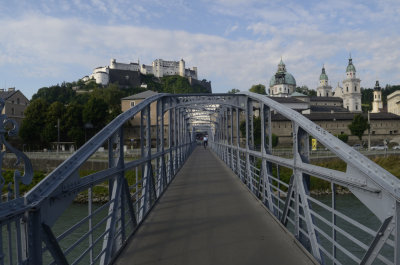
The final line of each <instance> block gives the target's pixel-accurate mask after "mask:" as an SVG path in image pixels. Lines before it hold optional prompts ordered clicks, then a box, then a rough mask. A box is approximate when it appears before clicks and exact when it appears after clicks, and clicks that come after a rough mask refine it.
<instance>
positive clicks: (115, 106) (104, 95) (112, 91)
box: [91, 84, 126, 122]
mask: <svg viewBox="0 0 400 265" xmlns="http://www.w3.org/2000/svg"><path fill="white" fill-rule="evenodd" d="M91 96H93V97H95V98H97V99H102V100H104V102H105V103H106V104H107V106H108V112H109V115H108V117H107V118H108V119H107V121H108V122H109V121H111V120H113V119H114V118H115V117H117V116H118V115H119V114H121V98H123V97H124V96H126V94H125V92H124V91H123V90H121V89H119V88H118V85H116V84H110V85H108V86H107V87H105V88H99V89H95V90H94V91H93V93H92V95H91Z"/></svg>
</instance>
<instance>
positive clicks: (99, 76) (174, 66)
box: [82, 59, 198, 86]
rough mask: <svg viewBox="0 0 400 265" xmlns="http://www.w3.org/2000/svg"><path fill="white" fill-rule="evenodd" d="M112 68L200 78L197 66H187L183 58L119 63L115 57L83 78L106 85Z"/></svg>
mask: <svg viewBox="0 0 400 265" xmlns="http://www.w3.org/2000/svg"><path fill="white" fill-rule="evenodd" d="M110 70H123V71H131V72H140V73H141V74H144V75H148V74H153V75H154V76H156V77H163V76H169V75H179V76H182V77H187V78H192V79H196V80H198V78H197V67H193V68H192V69H189V68H186V67H185V61H184V60H183V59H181V60H180V61H164V60H163V59H157V60H154V61H153V63H152V65H145V64H139V62H138V63H119V62H117V61H116V60H115V59H111V61H110V65H109V66H104V67H97V68H95V69H94V70H93V73H92V74H91V75H90V76H89V77H84V78H82V80H83V81H87V80H89V79H94V80H95V81H96V83H97V84H101V85H103V86H106V85H108V83H109V82H110Z"/></svg>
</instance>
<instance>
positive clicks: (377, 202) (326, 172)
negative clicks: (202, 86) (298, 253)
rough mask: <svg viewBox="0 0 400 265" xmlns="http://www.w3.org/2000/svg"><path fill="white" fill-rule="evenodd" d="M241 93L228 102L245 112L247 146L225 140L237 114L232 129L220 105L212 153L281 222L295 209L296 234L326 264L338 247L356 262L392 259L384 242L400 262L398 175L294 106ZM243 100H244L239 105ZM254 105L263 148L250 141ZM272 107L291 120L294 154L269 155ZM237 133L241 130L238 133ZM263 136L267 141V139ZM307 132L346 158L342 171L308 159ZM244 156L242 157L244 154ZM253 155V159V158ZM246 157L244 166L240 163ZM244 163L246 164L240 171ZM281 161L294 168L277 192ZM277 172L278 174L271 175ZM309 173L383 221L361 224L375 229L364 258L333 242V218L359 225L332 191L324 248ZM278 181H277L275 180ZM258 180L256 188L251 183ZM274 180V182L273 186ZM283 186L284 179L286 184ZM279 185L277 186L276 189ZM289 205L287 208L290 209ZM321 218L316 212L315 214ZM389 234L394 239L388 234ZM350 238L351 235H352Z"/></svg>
mask: <svg viewBox="0 0 400 265" xmlns="http://www.w3.org/2000/svg"><path fill="white" fill-rule="evenodd" d="M240 94H241V95H242V96H243V97H244V98H242V99H241V100H240V102H241V105H236V106H232V107H239V108H240V111H244V113H245V115H244V116H242V117H244V118H242V121H244V122H245V126H246V129H245V134H246V135H245V145H244V147H240V140H239V137H237V142H236V143H233V142H232V141H227V140H228V139H229V135H227V133H226V132H227V130H229V129H230V130H232V129H233V127H234V126H235V125H236V128H237V130H238V128H239V125H240V122H239V111H236V114H237V118H236V121H235V122H236V124H235V125H232V123H231V125H230V126H231V128H228V127H229V126H228V125H227V124H226V122H225V121H226V116H227V115H226V114H225V113H226V112H229V111H230V107H229V105H228V106H221V108H223V109H225V111H222V112H220V117H219V118H217V121H218V122H217V128H216V133H215V136H216V137H215V143H213V144H212V146H213V147H214V149H215V150H216V152H217V153H218V154H219V155H220V156H221V158H222V159H223V160H224V161H226V162H227V164H228V165H229V166H230V167H231V168H232V169H233V170H234V172H235V173H236V174H238V176H239V177H240V178H241V179H242V181H243V182H244V183H245V184H246V185H248V187H249V189H250V190H251V191H252V192H253V193H254V194H255V195H256V196H258V197H260V198H261V199H262V201H263V202H264V203H265V205H266V206H267V207H268V208H269V209H270V210H271V212H272V213H274V214H275V215H276V216H277V217H279V218H280V219H281V220H282V222H283V223H285V224H287V220H288V219H287V217H288V214H289V213H290V212H292V213H293V214H294V217H293V218H294V221H291V222H292V223H291V224H290V225H293V227H294V234H295V235H296V237H297V238H298V239H299V240H300V241H301V242H302V243H303V244H304V245H305V246H306V247H307V248H309V250H310V252H311V253H312V254H313V255H314V257H316V258H317V259H318V260H319V261H320V262H321V263H324V258H323V256H324V257H329V258H331V259H332V260H334V262H335V263H339V261H338V260H337V254H336V253H337V251H338V250H339V249H340V251H341V252H344V253H346V254H347V255H348V256H350V257H351V258H352V259H353V260H354V261H356V262H359V263H361V264H370V263H371V262H373V261H374V260H375V259H376V258H379V259H380V260H381V261H384V262H385V263H387V264H391V262H390V261H389V260H388V259H386V258H385V257H383V256H382V255H380V254H379V251H380V250H381V249H382V247H383V245H384V244H385V243H386V244H389V246H393V248H394V257H393V261H392V262H393V263H394V264H397V263H399V264H400V257H399V254H400V247H398V245H397V244H398V240H399V235H400V229H399V228H398V227H400V225H399V217H398V216H400V214H399V212H398V210H399V209H398V207H397V205H399V198H400V197H399V195H400V182H399V180H397V178H396V177H394V176H393V175H391V174H390V173H389V172H387V171H386V170H384V169H382V168H380V167H379V166H377V165H376V164H375V163H373V162H372V161H370V160H369V159H368V158H366V157H365V156H363V155H362V154H360V153H359V152H357V151H356V150H354V149H353V148H351V147H349V146H347V145H346V144H345V143H343V142H342V141H340V140H338V139H337V138H336V137H334V136H332V135H330V134H329V133H328V132H327V131H325V130H324V129H322V128H321V127H320V126H318V125H316V124H314V123H313V122H311V121H309V120H308V119H306V118H305V117H304V116H303V115H301V114H300V113H298V112H296V111H293V110H292V109H289V108H287V107H285V106H282V105H281V104H279V103H277V102H276V101H274V100H272V99H269V98H267V97H265V96H261V95H258V94H254V93H251V92H243V93H240ZM243 102H245V104H243ZM254 109H257V110H259V111H260V112H259V113H260V114H259V115H260V117H261V121H262V122H261V124H262V129H261V135H262V137H261V149H259V150H256V148H255V146H254V138H252V137H253V135H254V127H253V124H252V123H253V112H254ZM272 111H275V112H277V113H279V114H281V115H283V116H284V117H286V118H287V119H289V120H290V121H292V124H293V125H292V127H293V158H292V159H288V158H282V157H278V156H274V155H272V137H271V136H272V133H271V128H272V126H271V112H272ZM237 134H238V135H239V132H238V133H237ZM266 135H268V138H267V139H268V140H267V141H266V139H265V138H266V137H265V136H266ZM309 135H310V136H312V137H314V138H316V139H317V140H318V141H319V143H321V144H323V145H324V146H325V147H326V148H328V149H329V150H330V151H332V152H333V153H334V154H335V155H337V157H338V158H340V159H342V160H343V161H345V162H346V163H347V171H346V172H340V171H336V170H331V169H327V168H321V167H318V166H314V165H311V164H309V140H308V139H309ZM233 150H235V155H234V157H233V158H232V160H234V159H236V161H235V163H232V161H230V160H229V159H227V156H226V155H227V154H228V153H231V154H233ZM243 156H244V157H243ZM252 159H253V161H252ZM257 159H261V166H260V172H259V174H256V176H255V177H254V175H255V172H256V171H257V170H255V161H256V160H257ZM241 161H242V162H243V161H244V162H245V163H244V165H243V164H241V163H242V162H241ZM272 164H276V165H277V174H276V173H274V174H273V173H272ZM243 166H244V167H245V170H244V172H245V173H244V174H243ZM280 166H284V167H287V168H291V169H292V170H293V176H292V179H291V182H290V183H291V184H289V185H288V187H289V190H288V191H287V193H285V192H284V191H282V190H281V191H280V188H279V185H283V184H284V183H282V182H281V181H280V180H279V175H280V174H279V167H280ZM275 175H278V178H276V177H275ZM310 176H314V177H318V178H321V179H323V180H326V181H328V182H331V187H332V190H333V191H335V189H336V185H337V184H338V185H341V186H344V187H347V188H348V189H349V190H350V191H351V192H352V193H353V194H354V195H355V196H356V197H357V198H358V199H359V200H360V201H361V202H362V203H363V204H364V205H365V206H366V207H367V208H369V209H370V210H371V211H372V212H373V213H374V214H375V215H376V216H377V217H378V218H379V219H380V220H381V221H382V222H383V223H382V226H381V228H380V229H379V231H376V232H372V231H370V230H369V229H368V228H366V227H363V229H364V230H365V231H368V233H372V235H373V234H374V233H375V240H374V241H373V242H372V243H371V244H370V245H369V246H367V245H363V244H362V243H360V242H358V241H356V242H357V243H358V244H360V245H362V247H363V248H364V249H365V256H364V258H362V259H360V258H358V257H356V256H355V255H353V254H351V253H350V252H349V251H347V250H346V249H343V248H341V247H340V246H339V245H338V243H337V242H336V240H337V236H336V234H337V233H338V231H340V233H344V232H343V231H342V230H341V229H340V228H338V227H337V223H336V218H337V216H340V217H341V218H345V219H346V221H348V222H350V223H351V224H352V225H356V226H357V225H358V223H357V222H355V221H352V220H350V218H348V217H346V216H343V215H341V214H340V213H339V212H337V210H336V204H335V200H336V197H335V194H333V195H332V209H333V210H332V224H333V225H332V241H331V242H332V253H333V254H330V253H328V252H327V251H326V250H325V249H324V248H323V247H322V246H321V244H320V242H319V236H320V235H324V236H326V234H325V233H324V232H323V231H322V230H321V229H320V228H319V227H317V225H316V223H315V220H314V219H315V217H316V216H318V214H317V213H316V212H315V210H314V209H313V207H312V204H315V203H317V202H316V201H315V200H314V199H313V198H312V197H310V195H309V188H310ZM274 182H275V183H274ZM276 182H277V183H278V184H276ZM254 184H257V187H255V186H254ZM276 185H278V186H276ZM285 185H286V184H285ZM277 187H278V189H277ZM273 190H275V193H276V192H277V194H278V197H277V196H276V195H277V194H274V192H273ZM279 194H286V203H285V206H284V210H283V212H282V210H280V207H282V206H279V205H282V203H281V202H280V201H281V199H280V198H279V196H280V195H279ZM290 209H291V210H290ZM319 217H320V216H319ZM390 235H392V236H393V238H394V240H391V239H390ZM350 238H351V237H350Z"/></svg>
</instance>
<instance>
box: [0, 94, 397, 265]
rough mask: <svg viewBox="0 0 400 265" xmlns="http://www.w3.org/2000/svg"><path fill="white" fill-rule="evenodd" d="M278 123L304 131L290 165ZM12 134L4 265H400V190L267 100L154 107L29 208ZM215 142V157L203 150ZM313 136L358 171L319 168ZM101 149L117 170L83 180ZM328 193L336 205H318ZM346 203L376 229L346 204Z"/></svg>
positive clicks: (195, 98) (33, 196)
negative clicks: (278, 139) (131, 148)
mask: <svg viewBox="0 0 400 265" xmlns="http://www.w3.org/2000/svg"><path fill="white" fill-rule="evenodd" d="M0 105H4V102H0ZM272 113H279V114H280V115H282V116H283V117H285V118H286V119H287V120H289V121H291V124H292V126H291V127H292V132H293V133H292V135H293V143H292V155H291V156H290V157H287V156H285V157H280V156H278V155H274V154H273V146H272V138H273V137H272V127H273V126H274V125H273V124H274V121H273V119H272V118H271V117H272ZM0 117H1V120H2V121H3V122H2V123H1V124H3V125H4V124H11V125H14V122H13V121H10V120H8V119H7V117H6V116H5V115H3V114H2V115H1V116H0ZM254 117H259V120H260V121H261V122H260V123H259V124H257V122H256V119H254ZM132 118H134V119H139V120H140V128H138V130H139V132H140V147H141V155H140V157H137V158H135V159H128V158H126V157H125V152H124V148H123V145H124V139H125V138H124V128H125V127H126V126H129V125H128V122H129V121H130V120H132ZM15 131H16V129H15V127H14V128H13V129H12V130H10V131H8V134H10V135H12V134H13V133H15ZM5 133H7V131H6V130H5V129H4V128H1V129H0V136H1V141H2V143H3V144H4V145H5V146H6V148H7V149H8V150H9V151H11V152H13V153H14V154H15V155H16V157H17V161H18V162H19V163H20V164H21V165H23V166H24V170H23V172H20V171H15V173H14V177H13V181H11V182H10V183H5V180H4V177H3V176H1V177H0V185H1V187H2V189H1V190H6V191H8V192H6V193H5V194H4V196H2V198H3V202H2V203H1V204H0V226H1V230H0V237H1V240H0V264H128V263H129V264H226V263H233V264H318V263H319V264H400V256H399V254H400V244H399V229H400V226H399V224H400V221H399V217H400V209H399V206H400V204H399V202H400V196H399V195H400V182H399V180H398V179H397V178H396V177H395V176H393V175H391V174H390V173H389V172H387V171H385V170H384V169H382V168H380V167H379V166H378V165H376V164H375V163H373V162H372V161H371V160H369V159H368V158H366V157H365V156H363V155H362V154H360V153H359V152H357V151H356V150H354V149H352V148H351V147H349V146H347V145H346V144H345V143H343V142H341V141H340V140H338V139H337V138H336V137H334V136H332V135H330V134H329V133H328V132H327V131H325V130H324V129H322V128H321V127H319V126H318V125H316V124H314V123H312V122H311V121H309V120H307V119H306V118H305V117H304V116H302V115H301V114H300V113H298V112H296V111H293V110H292V109H289V108H287V107H285V106H283V105H280V104H279V103H277V102H275V101H274V100H272V99H270V98H268V97H266V96H262V95H258V94H254V93H250V92H244V93H240V94H209V95H208V94H207V95H205V94H201V95H169V94H158V95H155V96H152V97H150V98H148V99H146V100H144V101H143V102H142V103H140V104H138V105H136V106H134V107H133V108H131V109H130V110H128V111H127V112H125V113H123V114H121V115H120V116H118V117H117V118H116V119H115V120H113V121H112V122H111V123H110V124H108V125H107V126H106V127H105V128H104V129H103V130H101V131H100V132H99V133H98V134H97V135H95V136H94V137H93V138H92V139H90V141H88V142H87V143H86V144H85V145H84V146H82V147H81V148H80V149H79V150H77V152H75V153H74V154H73V155H72V156H71V157H70V158H68V159H67V160H66V161H64V162H63V163H62V164H61V165H60V166H59V167H58V168H57V169H55V170H54V171H53V172H51V173H50V174H49V175H48V176H47V177H46V178H45V179H44V180H42V181H41V182H40V183H38V184H37V185H36V186H35V187H34V188H32V189H31V190H30V191H29V192H28V193H26V194H24V195H20V192H19V190H20V185H21V184H22V185H29V184H30V183H31V181H32V176H33V172H32V166H31V163H30V161H29V159H28V158H27V157H26V155H24V154H23V153H21V152H20V151H18V150H16V149H14V148H13V147H12V146H11V145H9V144H8V142H7V141H6V138H5ZM204 133H206V134H208V136H209V147H208V148H207V149H204V148H203V147H201V146H197V141H196V135H197V134H204ZM310 136H311V137H313V138H315V139H317V140H318V142H319V143H320V144H322V145H323V146H325V147H326V148H327V149H328V150H330V151H331V152H332V154H333V155H335V156H336V157H337V159H338V160H341V161H342V163H345V165H346V167H345V170H342V171H340V170H336V169H329V168H326V167H324V166H322V165H315V164H313V163H311V161H310V156H309V141H310V140H309V138H310ZM100 147H105V148H106V149H107V150H108V168H106V169H104V170H101V171H98V172H82V170H80V168H81V167H82V165H83V164H84V163H85V161H87V160H88V159H89V158H90V157H92V156H94V155H95V153H96V151H97V150H98V149H99V148H100ZM152 147H153V148H152ZM3 156H4V152H2V153H1V159H0V162H2V159H3ZM6 185H8V186H7V187H5V186H6ZM315 185H320V187H325V188H326V189H327V191H328V192H329V195H326V196H313V195H311V194H310V189H311V188H312V187H313V186H315ZM3 187H4V189H3ZM337 190H345V191H346V192H348V193H350V194H351V196H352V197H351V198H352V199H353V200H354V205H359V207H358V208H360V209H361V212H362V213H363V215H362V216H360V214H355V213H354V211H352V210H349V209H348V208H346V205H339V204H337V201H338V198H339V197H340V196H342V195H337V192H336V191H337ZM77 199H79V200H80V201H85V202H86V204H84V205H79V207H78V206H77V205H76V203H74V201H76V200H77ZM351 204H352V205H353V201H352V203H351ZM82 207H83V208H84V210H83V211H82V210H80V211H75V210H74V209H75V208H79V209H82ZM366 216H367V217H366Z"/></svg>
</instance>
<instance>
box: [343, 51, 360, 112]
mask: <svg viewBox="0 0 400 265" xmlns="http://www.w3.org/2000/svg"><path fill="white" fill-rule="evenodd" d="M360 82H361V80H360V79H359V78H357V77H356V68H355V67H354V65H353V59H351V57H350V58H349V63H348V65H347V68H346V79H345V80H343V95H342V99H343V107H345V108H347V109H348V110H349V111H351V112H361V87H360Z"/></svg>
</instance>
